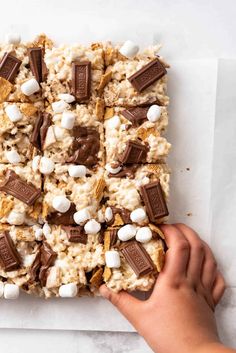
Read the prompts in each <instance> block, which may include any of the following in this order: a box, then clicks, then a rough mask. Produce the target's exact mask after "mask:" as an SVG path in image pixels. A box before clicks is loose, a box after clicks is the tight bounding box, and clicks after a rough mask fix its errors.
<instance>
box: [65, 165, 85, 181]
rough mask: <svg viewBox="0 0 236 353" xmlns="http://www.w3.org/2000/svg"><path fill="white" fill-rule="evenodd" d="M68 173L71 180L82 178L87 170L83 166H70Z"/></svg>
mask: <svg viewBox="0 0 236 353" xmlns="http://www.w3.org/2000/svg"><path fill="white" fill-rule="evenodd" d="M68 173H69V175H70V176H71V177H73V178H83V177H85V175H86V173H87V169H86V167H85V166H84V165H70V166H69V167H68Z"/></svg>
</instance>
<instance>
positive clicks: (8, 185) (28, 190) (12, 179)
mask: <svg viewBox="0 0 236 353" xmlns="http://www.w3.org/2000/svg"><path fill="white" fill-rule="evenodd" d="M0 191H3V192H6V193H7V194H9V195H12V196H14V197H15V198H17V199H18V200H20V201H22V202H24V203H26V204H27V205H28V206H32V205H33V204H34V203H35V201H36V200H37V199H38V198H39V197H40V195H41V190H40V189H37V188H36V187H35V186H34V185H33V184H31V183H27V182H26V181H24V180H22V179H21V178H20V177H19V175H17V174H16V173H15V172H14V171H13V170H10V169H8V170H7V173H6V179H5V181H4V182H3V184H1V185H0Z"/></svg>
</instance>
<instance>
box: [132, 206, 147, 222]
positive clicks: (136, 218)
mask: <svg viewBox="0 0 236 353" xmlns="http://www.w3.org/2000/svg"><path fill="white" fill-rule="evenodd" d="M146 218H147V214H146V212H145V210H144V209H143V208H136V209H135V210H134V211H132V212H131V213H130V219H131V221H132V222H135V223H141V222H143V221H144V220H145V219H146Z"/></svg>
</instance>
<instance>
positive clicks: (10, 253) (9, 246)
mask: <svg viewBox="0 0 236 353" xmlns="http://www.w3.org/2000/svg"><path fill="white" fill-rule="evenodd" d="M0 264H1V267H3V269H4V271H14V270H17V269H18V268H19V267H20V264H21V258H20V254H19V253H18V251H17V249H16V247H15V245H14V243H13V241H12V239H11V236H10V234H9V232H7V231H4V232H1V233H0Z"/></svg>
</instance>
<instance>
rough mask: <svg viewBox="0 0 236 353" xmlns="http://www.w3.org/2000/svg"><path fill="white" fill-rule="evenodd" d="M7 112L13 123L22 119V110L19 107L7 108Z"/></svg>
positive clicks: (11, 105) (9, 106) (12, 105)
mask: <svg viewBox="0 0 236 353" xmlns="http://www.w3.org/2000/svg"><path fill="white" fill-rule="evenodd" d="M5 112H6V114H7V116H8V118H9V119H10V120H11V121H12V122H13V123H16V122H17V121H20V120H21V119H22V117H23V116H22V114H21V111H20V109H19V108H18V107H17V105H16V104H10V105H8V106H7V107H6V109H5Z"/></svg>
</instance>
